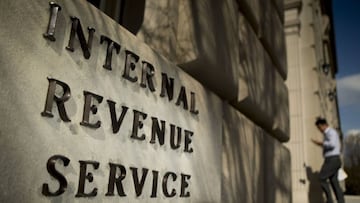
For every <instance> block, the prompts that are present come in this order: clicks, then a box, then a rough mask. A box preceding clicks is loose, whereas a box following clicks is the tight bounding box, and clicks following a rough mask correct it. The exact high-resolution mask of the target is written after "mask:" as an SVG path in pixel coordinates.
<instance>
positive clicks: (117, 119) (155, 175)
mask: <svg viewBox="0 0 360 203" xmlns="http://www.w3.org/2000/svg"><path fill="white" fill-rule="evenodd" d="M60 11H61V6H60V5H58V4H56V3H53V2H50V19H49V23H48V28H47V31H46V33H44V34H43V36H44V38H45V39H47V40H50V41H56V31H55V28H56V23H57V17H58V14H59V12H60ZM70 19H71V28H70V37H69V41H68V45H67V46H66V47H65V48H66V50H68V51H71V52H74V51H76V50H75V46H74V43H76V36H77V39H79V43H80V47H81V51H82V52H83V55H84V58H85V59H89V58H90V57H91V47H92V44H93V39H94V34H95V29H94V28H91V27H88V40H87V41H86V39H85V34H84V32H83V28H82V25H81V21H80V19H79V18H78V17H75V16H71V17H70ZM99 43H100V44H103V45H102V46H106V57H105V61H104V64H103V70H104V71H109V74H110V73H111V71H112V70H113V68H114V67H113V66H112V59H113V58H114V57H116V56H118V55H119V53H120V50H121V49H122V46H121V45H120V44H119V43H117V42H116V41H114V40H112V39H110V38H109V37H107V36H105V35H100V41H99ZM114 49H115V52H113V50H114ZM123 51H124V52H125V58H124V64H123V73H122V78H124V79H125V80H126V81H129V82H130V83H131V84H133V85H138V87H139V88H140V89H146V88H148V89H149V90H150V92H151V93H152V94H157V93H156V92H157V91H156V90H157V86H156V85H155V84H156V83H154V79H155V77H156V74H155V73H156V67H154V66H153V65H152V64H151V63H149V62H147V61H144V60H141V56H138V55H137V54H136V53H133V52H131V51H129V50H126V49H124V50H123ZM136 64H141V71H140V72H141V74H139V75H136V72H135V69H136V67H137V65H136ZM47 79H48V88H47V89H48V92H47V97H46V99H45V106H44V110H43V112H41V115H42V116H43V117H49V118H52V117H54V115H53V112H52V109H53V108H52V107H53V105H54V104H55V105H56V106H57V109H58V111H59V117H60V119H61V120H62V121H64V122H78V124H80V125H81V126H83V127H86V128H91V129H94V130H96V129H98V128H101V127H102V122H109V123H111V127H112V132H113V134H116V133H118V132H119V131H120V129H121V126H122V124H123V120H124V118H126V117H132V118H133V120H132V128H131V129H132V130H131V134H130V135H129V138H130V139H135V140H138V141H140V142H148V143H149V144H158V145H159V146H160V147H165V146H166V147H167V148H168V149H171V150H181V151H182V152H184V153H189V154H191V153H193V152H194V150H196V149H193V145H192V138H193V136H194V132H193V131H192V130H190V129H185V128H184V127H181V126H176V125H174V124H172V123H169V122H167V121H165V120H164V119H161V118H157V117H155V116H153V115H149V114H148V113H146V112H144V111H143V110H139V109H130V108H129V107H128V106H126V105H124V104H122V105H121V112H116V105H117V102H116V101H112V100H111V99H110V98H109V99H107V98H104V97H103V96H101V93H100V92H90V91H88V90H86V89H83V90H76V91H80V92H83V95H84V97H83V99H84V106H83V110H82V115H83V116H82V120H81V121H74V120H72V118H70V117H69V115H71V114H68V110H67V109H66V108H65V105H64V104H65V103H66V102H68V101H69V99H70V98H71V91H72V90H71V87H70V86H69V85H68V84H67V82H66V81H60V80H58V79H56V78H51V77H48V78H47ZM174 80H175V79H174V78H172V77H169V76H168V75H167V74H166V73H164V72H162V73H161V84H160V85H159V88H160V89H159V90H158V91H159V92H160V94H158V96H159V97H160V98H162V99H163V100H166V101H168V102H169V103H172V104H175V105H176V106H179V107H180V109H182V110H184V111H188V112H190V115H193V116H197V115H198V114H199V110H198V109H197V108H196V94H195V93H194V92H191V91H190V97H188V90H187V89H186V87H185V86H181V87H180V88H178V89H175V86H174ZM58 92H61V93H62V94H61V95H58V94H57V93H58ZM175 93H177V94H175ZM104 99H106V102H103V100H104ZM106 105H107V106H108V107H109V119H108V120H106V121H103V120H97V121H92V119H91V118H92V117H93V116H94V115H95V114H97V112H98V109H102V108H104V106H106ZM145 121H146V122H150V123H151V130H150V132H149V133H147V135H146V134H143V133H139V129H142V128H143V126H144V122H145ZM165 128H169V129H170V130H169V131H167V132H168V134H166V133H165V132H166V131H165ZM165 137H166V138H167V139H165ZM78 162H79V167H80V168H79V172H78V177H79V182H78V186H77V192H76V194H74V196H75V197H95V196H97V195H98V188H96V187H94V188H87V189H86V192H85V186H86V184H87V183H88V182H93V181H96V176H94V174H93V173H92V172H93V171H94V170H98V169H99V168H100V167H105V166H106V165H107V164H109V167H108V168H109V175H108V177H109V179H108V180H109V181H108V185H107V192H106V194H104V195H105V196H114V195H118V196H120V197H125V196H127V191H128V189H130V188H125V185H124V184H123V180H125V179H131V180H132V182H133V190H134V191H135V194H136V196H137V197H138V196H141V195H146V196H150V197H151V198H156V197H158V191H161V192H162V194H163V196H164V197H166V198H171V197H176V196H178V197H183V198H185V197H190V194H191V193H190V184H189V180H190V179H191V175H190V174H184V173H174V172H171V171H167V172H165V173H163V174H162V173H160V172H159V171H157V170H156V169H148V168H137V167H126V166H124V165H122V164H121V163H111V162H109V163H99V162H97V161H96V160H78ZM57 164H59V165H60V164H62V165H63V166H64V167H67V166H68V165H69V164H72V162H71V160H70V159H69V158H67V157H66V156H63V155H53V156H52V157H50V158H49V159H48V162H47V171H48V173H49V174H50V176H52V177H53V178H54V179H55V180H56V181H57V182H58V183H59V184H58V188H50V187H49V184H47V183H44V184H43V186H42V194H43V195H44V196H48V197H51V196H59V195H62V194H63V193H65V192H66V189H67V185H68V181H67V178H66V176H65V175H64V174H61V172H59V171H58V170H56V167H55V165H57ZM104 165H105V166H104ZM146 181H151V183H152V184H151V194H143V188H144V186H145V182H146ZM176 181H177V182H179V183H180V187H179V188H172V187H171V185H172V184H168V183H169V182H176ZM103 187H105V188H106V185H105V186H103ZM115 189H116V191H115ZM116 193H117V194H116Z"/></svg>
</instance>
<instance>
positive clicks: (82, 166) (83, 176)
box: [75, 161, 100, 197]
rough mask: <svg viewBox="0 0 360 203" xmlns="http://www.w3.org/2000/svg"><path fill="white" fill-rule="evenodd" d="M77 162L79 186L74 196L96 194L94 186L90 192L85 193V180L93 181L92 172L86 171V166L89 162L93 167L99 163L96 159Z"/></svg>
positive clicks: (96, 167)
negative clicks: (78, 164) (78, 165)
mask: <svg viewBox="0 0 360 203" xmlns="http://www.w3.org/2000/svg"><path fill="white" fill-rule="evenodd" d="M79 163H80V175H79V188H78V192H77V194H76V195H75V197H94V196H96V195H97V190H98V189H97V188H94V189H93V190H92V191H91V192H90V193H85V181H86V180H88V181H89V182H90V183H91V182H93V181H94V177H93V174H92V173H87V172H86V166H87V165H90V164H91V165H93V167H94V169H98V168H99V165H100V164H99V162H96V161H79Z"/></svg>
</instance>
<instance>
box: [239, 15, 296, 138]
mask: <svg viewBox="0 0 360 203" xmlns="http://www.w3.org/2000/svg"><path fill="white" fill-rule="evenodd" d="M239 29H240V31H239V32H240V33H239V38H240V47H241V51H240V64H241V66H240V71H239V73H240V75H239V78H240V82H239V93H238V98H237V100H236V101H233V104H234V106H236V108H238V109H239V110H240V111H241V112H242V113H244V114H245V115H247V116H248V117H249V118H251V120H253V121H254V122H256V123H257V124H258V125H260V126H262V127H263V128H265V129H266V130H267V131H269V132H271V134H272V135H273V136H275V137H277V138H278V139H279V140H281V141H287V140H288V139H289V129H288V122H289V115H288V111H289V110H288V109H289V105H288V94H287V88H286V86H285V84H284V82H283V80H282V78H281V76H280V75H279V73H278V72H277V71H276V68H275V67H274V65H273V63H272V61H271V59H270V57H269V56H268V54H267V52H266V51H265V50H264V48H263V46H262V45H261V43H260V41H259V40H258V38H257V37H256V35H255V33H254V32H253V30H252V28H251V27H250V26H249V24H248V23H247V20H246V19H245V18H244V17H243V16H241V17H240V20H239Z"/></svg>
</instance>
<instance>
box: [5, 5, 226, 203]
mask: <svg viewBox="0 0 360 203" xmlns="http://www.w3.org/2000/svg"><path fill="white" fill-rule="evenodd" d="M57 3H59V4H60V5H61V6H62V10H61V12H60V13H59V15H58V19H57V25H56V29H55V37H56V41H55V42H51V41H49V40H46V39H45V38H44V37H43V33H45V32H46V30H47V26H48V22H49V16H50V10H49V2H48V1H45V0H36V1H32V2H31V3H29V2H28V1H25V0H16V1H14V0H2V1H0V19H1V21H0V30H1V31H0V37H1V39H2V40H0V47H1V50H0V67H1V68H0V87H1V88H0V95H1V97H2V98H3V99H1V100H0V114H1V115H2V118H1V122H0V162H1V166H0V169H1V172H2V181H1V183H0V202H48V201H53V202H112V201H121V202H169V201H175V202H189V201H191V202H221V199H220V193H221V192H220V185H221V179H220V178H221V123H222V122H221V116H222V102H221V101H220V100H219V99H218V98H217V97H216V96H214V94H212V93H211V92H209V91H207V90H206V89H204V87H203V86H202V85H200V84H199V83H198V82H197V81H195V80H194V79H193V78H191V77H190V76H188V75H187V74H186V73H184V72H183V71H182V70H180V69H179V68H177V67H176V66H175V65H173V64H172V63H170V62H168V61H167V60H166V59H165V58H163V57H161V56H160V55H158V54H157V53H156V52H154V51H153V50H151V49H150V48H149V47H148V46H147V45H145V44H143V43H142V42H140V41H139V40H137V39H136V38H135V37H134V36H133V35H131V34H130V33H129V32H127V31H126V30H124V29H123V28H121V27H120V26H119V25H118V24H117V23H116V22H114V21H113V20H111V19H110V18H109V17H107V16H105V15H104V14H102V13H101V12H100V11H98V10H97V9H95V8H94V7H92V6H90V4H88V3H86V1H65V0H58V1H57ZM70 16H76V17H78V18H79V19H80V21H81V25H82V28H83V30H84V33H85V37H86V38H87V35H88V33H87V30H86V27H87V26H91V27H94V28H95V29H96V32H95V34H94V39H93V43H92V49H91V57H90V58H89V59H85V58H84V56H83V53H82V51H81V48H80V43H79V41H78V39H77V37H76V38H75V43H74V48H75V50H74V52H70V51H68V50H66V49H65V47H66V46H67V45H68V40H69V35H70V30H71V21H70ZM101 35H105V36H107V37H109V38H111V39H112V40H114V41H115V42H117V43H119V44H120V46H121V48H120V52H119V53H118V54H117V53H115V51H114V52H113V59H112V70H111V71H110V70H106V69H104V68H103V65H104V62H105V57H106V48H107V47H106V44H105V43H103V44H100V36H101ZM125 50H129V51H132V52H134V53H135V54H136V55H138V56H139V57H140V59H139V62H138V63H137V64H136V66H135V70H133V71H130V75H131V77H135V76H137V77H138V80H137V81H136V82H130V81H129V80H127V79H125V78H124V77H123V74H124V66H125V65H124V64H125ZM142 61H147V62H149V63H151V64H152V65H153V66H154V68H155V72H154V74H155V75H154V86H155V89H156V90H155V92H152V91H150V89H149V88H148V87H146V88H143V87H141V86H140V80H141V62H142ZM161 73H165V74H167V76H168V77H172V78H174V98H173V99H172V100H171V101H169V99H168V98H167V97H160V96H159V95H160V91H161ZM47 77H51V78H55V79H57V80H60V81H63V82H65V83H66V84H68V85H69V86H70V89H71V97H70V99H69V100H68V101H66V102H65V108H66V112H67V114H68V116H69V118H70V119H71V122H64V121H62V119H61V118H60V117H59V113H58V110H57V107H56V104H55V102H54V103H53V107H52V113H53V114H54V117H53V118H50V117H44V116H41V112H43V111H44V105H45V101H46V97H47V91H48V85H49V82H48V80H47ZM181 86H184V87H185V88H186V94H187V99H188V105H189V109H188V110H185V109H184V108H183V102H182V103H180V105H176V104H175V103H176V100H177V98H178V94H179V92H180V87H181ZM56 88H57V89H56V90H57V91H56V94H57V95H58V96H59V97H60V96H61V95H62V94H63V91H62V90H61V88H59V86H56ZM84 91H89V92H92V93H94V94H97V95H100V96H102V97H103V101H102V102H101V103H99V104H98V102H94V100H93V102H94V103H93V104H94V105H96V106H97V109H98V110H97V111H95V110H94V111H92V112H90V122H96V121H98V120H100V121H101V127H100V128H98V129H91V128H88V127H86V126H83V125H80V122H81V121H82V119H83V111H84V102H85V101H84ZM190 92H194V93H195V98H196V109H197V110H198V111H199V114H192V113H191V112H189V110H190V105H191V104H190V97H191V95H190ZM106 100H112V101H114V102H116V108H115V110H116V113H117V119H118V118H119V116H120V114H121V106H126V107H128V108H129V109H128V111H127V113H126V114H125V117H124V120H123V122H122V124H121V127H120V130H119V132H118V133H115V134H114V133H113V131H112V125H111V117H110V113H109V105H108V102H107V101H106ZM134 110H137V111H141V112H144V113H146V114H147V118H144V119H140V120H143V127H142V128H140V127H139V129H138V136H140V135H141V134H142V133H144V134H145V140H143V141H141V140H137V139H133V138H131V137H130V136H131V134H132V132H133V122H134V120H135V119H134V118H133V117H134V116H133V114H135V112H134ZM151 117H156V118H158V119H159V123H160V120H163V121H165V123H166V127H165V129H166V130H165V144H164V145H162V146H161V145H160V144H159V142H158V141H157V139H156V140H155V141H156V143H155V144H151V143H149V142H150V138H151V130H152V125H151V121H152V119H151ZM170 124H174V125H176V126H179V127H181V129H182V130H183V131H182V136H184V130H190V131H193V133H194V135H193V136H192V142H191V145H190V146H191V147H192V149H193V150H194V151H193V152H192V153H188V152H184V150H183V147H184V140H182V142H181V144H182V145H181V146H182V147H181V148H180V149H176V150H172V149H171V147H170V146H169V133H170V127H169V125H170ZM183 139H184V138H183ZM56 154H60V155H63V156H66V157H68V158H69V159H70V163H69V165H68V166H66V167H65V166H63V163H62V162H61V161H58V162H56V169H57V170H58V171H59V172H60V173H62V174H64V176H65V177H66V179H67V181H68V187H67V189H66V191H65V192H64V193H63V194H62V195H60V196H58V197H46V196H44V195H43V194H42V189H43V184H45V183H46V184H49V188H50V190H51V191H55V190H56V189H57V188H58V186H59V185H58V182H57V180H56V179H54V178H52V177H51V176H50V174H49V173H48V172H47V169H46V163H47V161H48V159H49V157H51V156H53V155H56ZM79 160H90V161H96V162H99V164H100V166H99V168H98V169H96V170H95V169H94V168H93V167H92V166H91V165H89V166H88V168H87V172H90V173H92V174H93V179H94V180H93V182H89V181H88V180H86V184H85V192H87V193H89V192H90V191H91V190H92V189H94V188H95V187H96V188H98V192H97V196H96V197H91V198H81V197H75V194H76V193H77V190H78V182H79ZM109 162H111V163H116V164H121V165H123V166H124V167H125V168H126V172H127V173H126V177H125V179H124V181H123V186H124V192H125V193H126V195H127V196H126V197H119V196H118V194H117V191H116V189H115V196H105V194H106V193H107V190H108V181H109V170H110V169H109V168H110V167H109ZM129 167H136V168H138V169H139V170H138V171H139V174H138V175H139V176H140V177H141V175H140V174H141V169H142V168H147V169H149V171H148V174H147V178H146V180H145V183H144V188H143V190H142V194H141V195H140V196H139V197H137V195H136V193H135V190H134V183H133V180H132V176H131V175H132V174H131V170H130V168H129ZM151 170H155V171H158V172H159V181H158V189H157V198H150V195H151V192H152V191H151V189H152V184H153V183H152V179H151V178H152V176H151V175H153V174H152V173H151ZM167 171H172V172H174V173H176V174H177V175H178V176H177V179H176V180H175V181H174V182H172V178H171V177H170V178H169V185H168V188H169V191H170V190H171V189H172V188H175V189H176V192H177V193H176V196H175V197H173V198H166V197H165V196H164V194H163V192H162V177H163V176H164V173H165V172H167ZM180 173H184V174H189V175H191V179H190V180H189V186H188V188H187V190H188V191H189V192H190V197H179V195H180V180H181V177H180ZM118 175H119V174H118ZM140 177H139V179H140Z"/></svg>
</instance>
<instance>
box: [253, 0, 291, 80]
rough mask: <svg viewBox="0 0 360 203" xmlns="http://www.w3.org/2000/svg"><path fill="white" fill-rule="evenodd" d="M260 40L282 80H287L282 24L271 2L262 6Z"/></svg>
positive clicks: (266, 2)
mask: <svg viewBox="0 0 360 203" xmlns="http://www.w3.org/2000/svg"><path fill="white" fill-rule="evenodd" d="M262 9H263V10H262V15H261V29H260V32H259V33H260V40H261V42H262V43H263V45H264V47H265V49H266V51H267V52H268V54H269V55H270V56H271V59H272V61H273V62H274V64H275V65H276V69H277V70H278V72H279V73H280V75H281V76H282V78H283V79H284V80H286V78H287V66H286V45H285V33H284V28H283V23H282V22H281V20H280V17H279V16H278V15H277V13H276V10H275V8H274V5H273V4H272V3H271V1H264V2H263V5H262Z"/></svg>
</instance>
